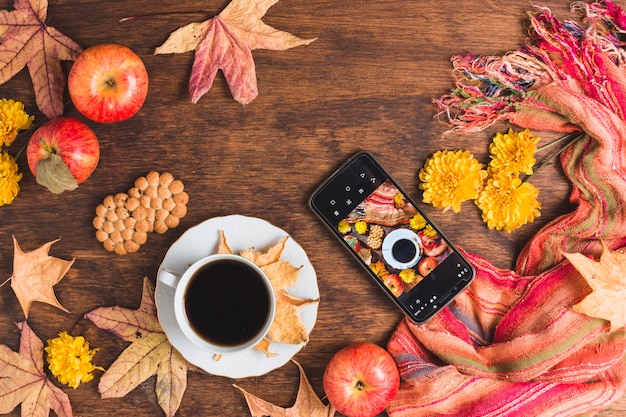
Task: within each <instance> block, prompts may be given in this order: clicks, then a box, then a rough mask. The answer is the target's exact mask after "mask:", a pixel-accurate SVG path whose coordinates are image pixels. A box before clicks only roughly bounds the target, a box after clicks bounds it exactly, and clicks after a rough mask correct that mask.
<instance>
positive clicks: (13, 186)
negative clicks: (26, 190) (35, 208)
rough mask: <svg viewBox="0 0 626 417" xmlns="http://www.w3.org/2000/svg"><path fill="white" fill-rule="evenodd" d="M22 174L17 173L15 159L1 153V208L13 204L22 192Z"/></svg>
mask: <svg viewBox="0 0 626 417" xmlns="http://www.w3.org/2000/svg"><path fill="white" fill-rule="evenodd" d="M21 179H22V174H21V173H19V172H17V163H16V162H15V159H14V158H13V157H12V156H11V155H9V154H8V153H7V152H0V206H4V205H5V204H11V203H12V202H13V200H14V199H15V197H17V194H18V193H19V192H20V185H19V184H18V183H19V181H20V180H21Z"/></svg>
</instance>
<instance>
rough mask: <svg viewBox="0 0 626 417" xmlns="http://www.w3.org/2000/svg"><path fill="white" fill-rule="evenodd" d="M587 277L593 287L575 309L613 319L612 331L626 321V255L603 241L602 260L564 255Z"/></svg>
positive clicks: (592, 315) (577, 255)
mask: <svg viewBox="0 0 626 417" xmlns="http://www.w3.org/2000/svg"><path fill="white" fill-rule="evenodd" d="M563 255H564V256H565V257H566V258H567V259H568V260H569V261H570V262H571V263H572V265H574V268H576V269H577V270H578V272H580V274H581V275H582V276H583V277H584V278H585V280H586V281H587V284H589V286H590V287H591V289H592V290H593V291H592V292H591V294H589V295H588V296H587V297H585V299H583V300H582V301H581V302H580V303H578V304H576V305H575V306H573V310H574V311H576V312H578V313H581V314H586V315H588V316H591V317H597V318H602V319H606V320H609V321H610V322H611V331H613V330H617V329H619V328H620V327H622V326H624V324H626V304H624V300H626V254H624V253H621V252H617V251H615V252H614V251H611V250H610V249H609V248H607V247H606V245H605V244H604V242H602V254H601V256H600V260H599V261H594V260H593V259H590V258H587V257H586V256H585V255H582V254H580V253H564V254H563Z"/></svg>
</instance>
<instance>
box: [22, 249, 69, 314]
mask: <svg viewBox="0 0 626 417" xmlns="http://www.w3.org/2000/svg"><path fill="white" fill-rule="evenodd" d="M58 241H59V239H56V240H53V241H51V242H48V243H46V244H44V245H43V246H41V247H39V248H38V249H35V250H34V251H32V252H26V253H25V252H23V251H22V248H20V245H19V244H18V243H17V239H15V237H13V246H14V255H13V275H11V278H10V279H11V288H13V291H14V292H15V295H16V296H17V299H18V301H19V302H20V306H22V311H24V316H25V317H26V318H28V311H29V310H30V306H31V304H32V303H33V301H41V302H43V303H48V304H50V305H53V306H55V307H58V308H60V309H61V310H63V311H65V312H67V311H68V310H67V309H66V308H65V307H63V306H62V305H61V303H59V301H58V300H57V298H56V295H54V290H53V289H52V287H53V286H54V285H55V284H57V283H58V282H59V281H61V280H62V279H63V277H64V276H65V274H66V273H67V271H68V270H69V269H70V268H71V266H72V264H73V263H74V259H72V260H71V261H65V260H63V259H59V258H55V257H52V256H50V255H48V252H49V251H50V247H51V246H52V245H53V244H54V243H56V242H58Z"/></svg>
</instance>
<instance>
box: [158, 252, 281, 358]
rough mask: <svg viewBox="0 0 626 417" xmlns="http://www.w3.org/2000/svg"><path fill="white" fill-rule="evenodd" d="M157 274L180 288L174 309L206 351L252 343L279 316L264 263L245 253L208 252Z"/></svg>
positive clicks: (235, 350) (240, 348)
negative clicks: (178, 268)
mask: <svg viewBox="0 0 626 417" xmlns="http://www.w3.org/2000/svg"><path fill="white" fill-rule="evenodd" d="M158 279H159V281H160V282H161V283H162V284H165V285H168V286H170V287H172V288H175V293H174V315H175V317H176V322H177V323H178V326H179V327H180V329H181V331H182V333H183V334H184V336H185V337H186V338H187V339H188V340H189V341H190V342H191V343H193V344H194V345H196V346H197V347H199V348H201V349H203V350H205V351H207V352H211V353H214V354H219V355H222V354H234V353H240V352H243V351H245V350H248V349H251V348H253V347H254V346H256V345H257V344H258V343H259V342H260V341H261V340H262V339H263V338H264V337H265V336H266V335H267V333H268V331H269V329H270V327H271V325H272V322H273V320H274V315H275V313H276V298H275V295H274V290H273V288H272V284H271V282H270V280H269V278H268V277H267V275H266V274H265V273H264V272H263V270H262V269H261V268H260V267H259V266H257V265H256V264H255V263H254V262H252V261H250V260H248V259H246V258H244V257H242V256H239V255H234V254H215V255H209V256H207V257H205V258H202V259H200V260H198V261H196V262H195V263H194V264H192V265H191V266H190V267H189V268H188V269H187V270H186V271H183V272H178V271H170V270H167V269H162V270H161V271H160V273H159V278H158Z"/></svg>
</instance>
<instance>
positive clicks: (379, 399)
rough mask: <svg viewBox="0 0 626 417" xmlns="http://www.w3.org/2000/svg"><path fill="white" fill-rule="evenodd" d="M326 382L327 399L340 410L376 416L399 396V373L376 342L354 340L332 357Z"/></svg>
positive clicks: (360, 416) (353, 415)
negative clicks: (355, 341) (357, 341)
mask: <svg viewBox="0 0 626 417" xmlns="http://www.w3.org/2000/svg"><path fill="white" fill-rule="evenodd" d="M323 384H324V392H325V393H326V396H327V397H328V401H329V402H330V403H331V404H332V406H333V407H335V408H336V409H337V411H339V412H340V413H342V414H345V415H346V416H348V417H373V416H375V415H377V414H379V413H381V412H382V411H383V410H384V409H386V408H387V407H388V406H389V403H390V402H391V400H393V398H394V397H395V396H396V393H397V392H398V388H399V387H400V374H399V373H398V368H397V366H396V363H395V361H394V360H393V358H392V357H391V355H390V354H389V353H388V352H387V351H386V350H385V349H383V348H382V347H380V346H378V345H375V344H373V343H355V344H352V345H349V346H346V347H344V348H343V349H341V350H340V351H339V352H337V353H336V354H335V355H334V356H333V357H332V358H331V360H330V362H328V365H327V366H326V370H325V371H324V378H323Z"/></svg>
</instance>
